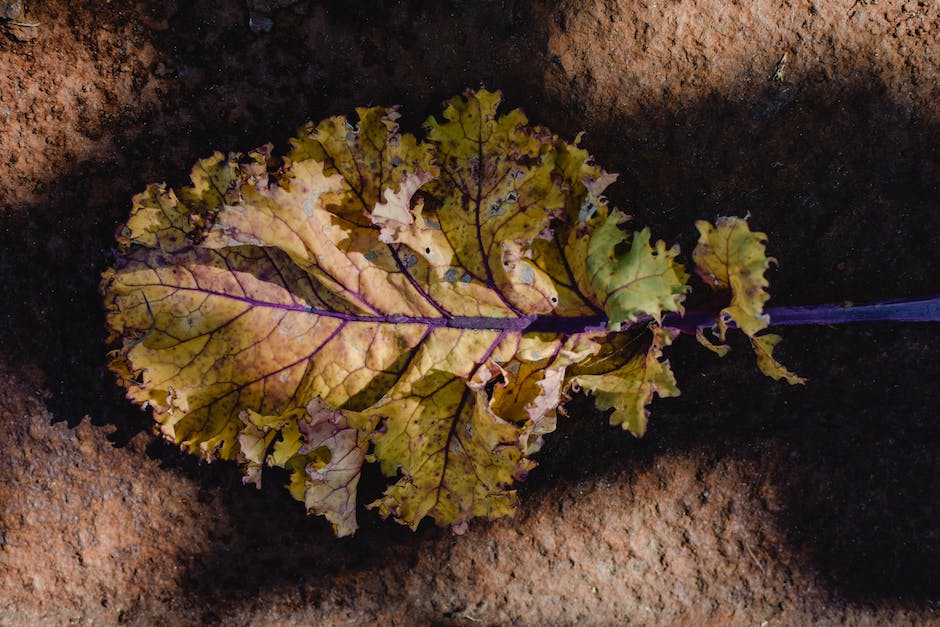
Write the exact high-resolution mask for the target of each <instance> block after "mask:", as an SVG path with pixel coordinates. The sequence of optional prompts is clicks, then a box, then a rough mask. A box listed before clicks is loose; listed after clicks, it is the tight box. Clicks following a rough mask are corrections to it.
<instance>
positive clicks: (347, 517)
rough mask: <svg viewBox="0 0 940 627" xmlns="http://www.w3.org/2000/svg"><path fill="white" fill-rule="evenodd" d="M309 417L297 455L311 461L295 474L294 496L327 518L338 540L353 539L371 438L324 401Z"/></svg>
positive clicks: (318, 402)
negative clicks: (339, 538)
mask: <svg viewBox="0 0 940 627" xmlns="http://www.w3.org/2000/svg"><path fill="white" fill-rule="evenodd" d="M307 414H308V416H309V420H302V421H299V422H298V423H297V426H298V428H299V429H300V433H301V434H302V436H303V442H304V443H303V445H302V446H301V447H300V449H299V450H298V451H297V453H298V454H299V455H309V456H310V461H308V462H307V463H306V464H305V465H304V466H303V470H302V471H300V469H298V470H296V471H295V473H294V476H293V477H292V481H291V492H292V493H294V494H295V496H296V497H297V498H298V500H303V501H304V503H305V504H306V506H307V510H308V511H309V512H310V513H313V514H322V515H324V516H326V518H327V520H329V521H330V522H331V523H333V531H334V533H335V534H336V535H337V536H348V535H351V534H353V533H355V531H356V529H357V527H358V525H357V523H356V487H357V485H358V484H359V475H360V474H361V473H362V464H363V462H364V461H365V446H366V442H367V437H368V436H367V435H366V434H365V433H364V432H363V431H360V430H358V429H356V428H355V427H352V426H350V425H349V421H348V419H347V417H346V415H345V414H344V413H343V412H342V411H337V410H334V409H331V408H330V407H329V406H328V405H327V404H326V403H325V402H323V400H322V399H319V398H315V399H313V400H312V401H310V403H309V404H308V405H307ZM285 463H289V462H285ZM298 475H299V476H298ZM301 490H302V492H303V498H302V499H301V498H300V491H301Z"/></svg>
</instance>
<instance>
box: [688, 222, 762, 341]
mask: <svg viewBox="0 0 940 627" xmlns="http://www.w3.org/2000/svg"><path fill="white" fill-rule="evenodd" d="M695 226H696V228H698V231H699V240H698V244H697V245H696V246H695V250H694V251H692V259H693V260H694V262H695V271H696V272H697V273H698V275H699V276H700V277H702V280H703V281H704V282H705V284H706V285H708V286H709V287H711V288H712V289H713V290H715V291H716V292H722V291H730V292H731V304H730V305H728V306H727V307H725V308H724V309H722V310H721V314H720V316H719V318H718V329H719V334H720V336H721V339H722V340H724V339H725V332H726V331H727V328H728V327H727V318H730V319H731V320H734V322H735V324H737V326H738V328H739V329H741V330H742V331H744V333H745V334H747V335H749V336H753V335H754V334H755V333H757V332H758V331H760V330H762V329H764V328H766V327H767V325H768V324H770V317H769V316H768V315H767V314H765V313H764V303H766V302H767V299H769V298H770V294H768V293H767V292H766V291H765V290H764V288H765V287H767V286H768V285H769V283H768V282H767V279H766V278H765V277H764V272H765V271H766V270H767V268H768V266H769V265H770V258H769V257H767V254H766V252H765V246H764V244H765V243H766V241H767V236H766V235H765V234H764V233H759V232H755V231H751V230H750V228H749V227H748V225H747V221H746V220H742V219H740V218H735V217H720V218H718V220H717V222H716V224H715V225H714V226H713V225H711V224H709V223H708V222H705V221H704V220H699V221H698V222H696V223H695Z"/></svg>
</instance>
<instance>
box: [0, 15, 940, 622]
mask: <svg viewBox="0 0 940 627" xmlns="http://www.w3.org/2000/svg"><path fill="white" fill-rule="evenodd" d="M0 4H2V3H0ZM348 4H349V3H346V2H340V1H338V0H336V1H327V2H319V3H318V2H312V1H303V0H302V1H296V2H292V1H290V0H280V1H270V2H265V1H263V0H249V1H248V2H247V3H246V2H245V1H244V0H242V1H235V0H232V1H225V0H223V1H218V2H208V1H203V0H196V1H194V2H174V1H167V2H137V3H133V2H124V1H119V0H112V1H111V2H108V3H102V2H98V1H91V0H85V1H72V2H66V1H65V0H48V1H45V2H39V1H37V2H34V3H30V5H29V6H28V14H27V15H28V17H29V18H30V19H31V20H33V21H35V22H38V23H39V24H40V26H39V28H38V37H37V38H36V39H34V40H32V41H29V42H20V41H16V40H15V39H14V38H12V37H5V38H2V39H0V165H2V167H0V623H2V624H21V623H30V624H32V623H36V622H44V623H51V624H62V623H66V622H86V621H92V622H97V623H103V624H107V623H115V622H119V623H120V622H129V623H134V624H152V623H171V624H197V623H217V622H225V623H235V624H248V623H266V624H278V623H281V624H290V623H297V622H308V623H318V624H341V623H364V622H375V621H378V622H380V623H383V624H411V623H434V624H469V623H476V622H482V623H486V624H499V623H504V624H505V623H515V624H566V623H568V624H570V623H589V624H610V623H636V624H754V625H759V624H768V625H774V624H807V623H824V624H825V623H829V624H832V623H840V624H842V623H848V624H887V623H892V624H908V623H909V624H925V623H937V622H940V616H938V614H940V609H938V603H940V578H938V577H937V572H940V524H938V516H937V513H938V504H940V485H938V478H940V472H938V471H940V467H938V466H940V462H938V460H940V456H938V453H940V450H938V449H940V423H938V421H937V411H936V408H937V407H940V387H938V385H937V382H938V381H940V359H938V358H937V355H938V354H940V333H938V328H937V326H936V325H901V324H893V325H887V324H883V325H867V326H856V327H842V328H811V329H810V328H804V329H797V328H794V329H788V330H786V331H785V332H784V335H785V336H786V341H785V344H784V345H782V347H781V356H782V358H783V359H784V360H785V361H786V363H787V364H788V365H790V366H791V367H793V368H794V369H795V370H797V371H798V372H799V373H800V374H802V375H804V376H807V377H809V379H810V383H809V384H808V385H806V386H805V387H802V388H798V389H791V388H789V387H785V386H783V385H781V384H775V383H774V382H772V381H770V380H767V379H764V378H762V377H761V376H760V375H759V374H757V373H756V372H755V369H754V367H753V365H752V364H751V363H750V360H749V359H748V358H747V357H746V353H745V351H744V350H743V348H744V347H741V346H738V349H739V350H736V351H735V352H734V353H732V355H731V356H729V357H728V358H726V359H724V360H721V361H719V360H717V359H716V358H714V357H713V356H711V355H710V354H707V353H705V352H704V351H702V350H701V349H700V348H698V347H697V346H695V345H694V342H680V343H678V344H677V345H676V346H674V347H673V349H674V350H673V351H672V352H671V354H670V358H671V361H672V363H673V365H674V367H675V369H676V371H677V373H678V377H679V383H680V386H681V387H682V389H683V396H682V397H680V398H678V399H670V400H668V401H657V402H656V403H655V404H654V406H653V420H652V423H651V427H650V431H649V433H648V435H647V437H646V438H644V439H643V440H634V439H631V438H629V437H628V436H626V435H624V434H621V433H619V432H616V431H615V430H612V429H611V428H610V427H608V426H607V425H606V424H605V418H604V416H602V415H598V414H597V413H596V412H594V411H593V410H591V409H590V403H588V402H584V401H580V402H575V403H574V405H573V406H572V409H571V412H570V413H571V416H570V417H569V418H568V419H566V420H564V421H563V422H562V424H561V425H560V428H559V431H558V432H557V433H556V434H554V435H553V436H552V437H551V438H549V439H548V441H547V446H546V448H545V449H544V450H543V451H542V452H541V453H540V454H539V461H540V463H541V467H540V468H539V469H537V470H536V471H535V472H533V473H532V475H531V477H530V479H529V480H528V482H527V483H526V484H525V485H524V486H523V487H522V492H523V506H522V508H521V511H520V513H519V515H518V516H517V517H516V519H514V520H506V521H500V522H497V523H492V524H485V523H475V524H473V525H472V526H471V528H470V531H469V532H468V533H467V534H466V535H464V536H462V537H459V538H455V537H452V536H451V535H450V534H449V532H447V531H445V530H440V529H436V528H433V527H430V526H422V527H421V528H420V529H419V530H418V532H417V533H415V534H412V533H411V532H409V531H407V530H405V529H402V528H399V527H398V526H396V525H394V524H393V523H390V522H383V521H381V520H378V519H376V517H375V516H374V515H372V514H369V513H366V514H363V515H362V516H361V519H362V520H363V522H364V525H363V528H362V529H361V530H360V533H359V534H358V535H357V536H356V537H355V538H352V539H346V540H342V541H337V540H334V539H333V538H332V536H331V534H330V531H329V529H328V527H327V525H326V524H325V523H324V522H323V521H321V520H320V519H314V518H307V517H306V516H305V515H304V513H303V511H302V510H301V508H300V506H299V505H298V504H296V503H295V502H293V501H291V500H290V498H289V496H287V494H286V493H285V492H284V491H283V490H282V489H281V487H280V486H279V485H277V484H278V483H279V481H278V480H277V478H274V479H273V480H268V481H267V486H266V487H265V489H264V490H262V491H255V490H253V489H250V488H247V487H244V486H242V485H241V483H240V480H239V477H238V474H237V471H236V470H235V469H234V468H232V467H230V466H227V465H225V464H214V465H200V464H199V463H197V462H195V461H193V460H190V459H188V458H186V457H185V456H183V455H181V454H180V453H179V452H178V451H176V450H175V449H174V448H173V447H171V446H169V445H167V444H165V443H162V442H160V441H159V440H157V439H155V438H154V437H153V436H152V435H151V434H150V427H149V419H148V418H147V417H146V416H145V415H144V414H142V413H141V412H139V411H138V410H137V409H136V408H135V407H133V406H131V405H130V404H129V403H127V402H125V401H124V400H123V399H122V398H121V396H120V393H119V391H118V390H117V389H116V388H115V387H114V385H113V381H112V379H111V377H110V376H109V375H108V373H107V372H106V371H105V368H104V352H105V347H104V335H105V334H104V330H103V320H102V318H103V316H102V312H101V305H100V299H99V296H98V295H97V293H96V287H97V283H98V276H99V274H100V272H101V271H102V270H103V269H104V268H105V267H106V266H107V264H108V260H109V255H110V250H111V246H112V242H113V235H112V234H113V230H114V228H115V226H116V225H117V224H118V223H119V222H120V221H121V220H122V219H123V218H124V217H125V216H126V214H127V211H128V209H129V198H130V196H131V195H132V194H133V193H134V192H136V191H138V190H140V189H142V188H143V186H144V185H146V184H147V183H148V182H152V181H158V180H166V181H168V182H169V183H171V184H179V183H181V182H182V181H183V180H184V179H185V176H186V174H187V172H188V170H189V168H190V166H191V165H192V163H193V162H194V161H195V160H196V159H197V158H199V157H202V156H205V155H207V154H209V153H211V152H212V151H213V150H216V149H219V150H242V151H244V150H248V149H251V148H253V147H255V146H257V145H260V144H262V143H265V142H267V141H273V142H274V143H275V145H276V146H279V147H280V148H283V147H284V146H285V145H286V141H287V139H288V138H289V137H290V135H291V133H292V132H293V130H294V129H295V128H296V127H298V126H300V124H301V123H302V122H304V121H305V120H306V119H308V118H313V119H318V118H321V117H323V116H326V115H329V114H335V113H346V112H351V111H352V108H353V107H355V106H358V105H363V104H369V103H372V104H380V103H381V104H386V103H400V104H401V105H402V106H403V113H404V118H403V126H405V127H406V128H412V129H416V128H417V126H418V124H419V123H420V121H421V120H422V119H423V118H424V117H426V116H427V115H428V114H430V113H433V112H436V111H437V110H438V108H439V103H440V102H441V101H442V100H444V99H445V98H447V97H450V96H452V95H454V94H457V93H460V92H461V91H462V90H463V89H465V88H467V87H476V86H480V85H485V86H487V87H489V88H499V89H502V90H503V91H504V93H505V95H506V100H507V102H508V104H509V105H510V106H521V107H523V108H524V109H525V110H526V112H527V113H528V114H529V116H530V118H531V119H532V120H534V121H536V122H538V123H542V124H546V125H548V126H549V127H550V128H552V129H553V130H554V131H555V132H557V133H559V134H561V135H563V136H567V137H572V136H574V135H575V134H577V133H578V132H580V131H585V133H586V134H585V138H584V144H585V145H586V146H587V147H588V148H589V149H590V150H591V151H592V152H594V153H595V154H596V155H597V158H598V161H599V162H600V163H601V164H602V165H604V167H606V168H607V169H609V170H612V171H616V172H620V173H621V179H620V181H618V183H617V184H616V185H615V186H614V187H612V188H611V189H610V191H609V196H610V198H611V200H612V201H613V202H614V204H617V205H619V206H620V207H622V208H624V209H626V210H627V211H628V212H630V213H632V214H633V215H635V216H636V220H637V222H638V223H639V224H645V225H650V226H651V227H653V229H654V232H655V233H656V235H657V236H659V237H662V238H664V239H667V240H669V241H673V240H676V241H680V242H681V243H682V244H683V248H684V249H685V250H689V249H690V248H691V246H690V244H691V243H692V242H693V241H694V230H693V229H692V223H693V221H694V220H695V219H697V218H712V217H714V216H715V215H719V214H725V215H729V214H732V215H745V214H746V213H750V214H751V222H752V224H753V225H755V226H756V227H758V228H760V229H761V230H764V231H766V232H767V233H768V234H769V236H770V250H771V252H772V253H773V254H774V255H775V256H776V257H777V258H779V260H780V267H779V269H777V270H776V271H775V272H774V273H773V276H772V286H773V288H772V291H773V294H774V300H773V301H772V303H773V304H810V303H817V302H837V301H842V300H853V301H862V300H870V299H877V298H890V297H899V296H918V295H926V294H929V293H933V292H936V291H938V289H940V284H938V277H940V252H938V251H940V246H938V244H940V193H938V191H940V190H938V182H940V176H938V175H940V172H938V167H940V152H938V146H940V104H938V103H940V41H938V36H940V5H938V4H937V3H936V2H932V1H931V2H913V1H906V2H901V1H890V0H879V1H878V2H875V1H874V0H858V1H855V2H850V1H846V2H842V1H832V2H823V1H818V2H808V1H805V2H804V1H792V2H790V1H788V2H777V1H774V2H771V1H769V0H766V1H765V0H754V1H753V2H731V1H726V0H714V1H705V0H701V1H694V0H686V1H678V0H669V1H660V2H644V1H638V2H623V1H622V2H614V1H607V2H601V1H590V0H589V1H587V2H582V1H574V0H571V1H567V2H566V1H558V2H549V1H544V0H543V1H538V2H524V1H522V0H488V1H482V0H481V1H480V2H470V1H465V0H450V1H447V2H427V1H425V2H422V1H420V0H415V1H412V2H390V1H383V0H367V1H363V2H360V3H358V4H357V5H356V6H357V8H354V9H350V8H349V7H348V6H347V5H348Z"/></svg>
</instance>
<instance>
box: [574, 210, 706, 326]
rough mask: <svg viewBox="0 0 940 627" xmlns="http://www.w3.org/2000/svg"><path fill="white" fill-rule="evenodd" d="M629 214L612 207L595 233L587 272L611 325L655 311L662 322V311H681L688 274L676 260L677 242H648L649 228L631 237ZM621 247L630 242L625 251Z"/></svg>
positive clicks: (588, 255)
mask: <svg viewBox="0 0 940 627" xmlns="http://www.w3.org/2000/svg"><path fill="white" fill-rule="evenodd" d="M626 220H627V217H626V216H625V215H624V214H622V213H620V212H617V211H615V212H613V213H612V214H610V216H608V218H607V220H605V221H604V223H603V224H602V225H601V226H599V227H598V229H597V231H596V232H595V233H594V235H593V237H591V241H590V244H589V245H588V250H587V272H588V274H589V275H590V277H591V285H592V286H593V288H594V292H595V293H596V294H597V295H598V297H599V299H600V300H601V302H602V303H603V305H604V310H605V311H606V312H607V317H608V319H609V321H610V328H611V330H614V331H616V330H618V329H619V328H620V325H621V323H623V322H626V321H629V322H636V321H637V320H638V319H639V317H640V316H643V315H648V316H652V317H653V318H654V319H656V321H657V322H659V321H660V320H661V319H662V314H663V312H664V311H678V312H680V313H681V312H682V301H683V299H684V298H685V293H686V280H687V278H688V277H687V275H686V274H685V271H684V270H683V269H682V266H680V265H679V264H677V263H675V261H674V259H675V257H676V255H678V254H679V247H678V246H673V247H672V248H670V249H667V248H666V244H664V243H663V242H662V241H658V242H656V246H655V248H653V247H650V245H649V242H650V231H649V229H643V230H641V231H639V232H638V233H635V234H634V235H633V236H632V238H631V237H630V235H629V234H628V233H626V232H624V231H623V230H622V229H621V228H620V226H621V225H622V224H623V223H624V222H626ZM620 247H628V248H627V250H626V251H625V252H624V253H621V252H620V251H619V248H620Z"/></svg>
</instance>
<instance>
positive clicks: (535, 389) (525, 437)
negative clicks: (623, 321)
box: [491, 334, 600, 455]
mask: <svg viewBox="0 0 940 627" xmlns="http://www.w3.org/2000/svg"><path fill="white" fill-rule="evenodd" d="M599 348H600V347H599V346H598V344H597V343H595V342H594V341H593V340H591V339H590V338H588V337H587V335H586V334H578V335H574V336H570V337H568V338H567V339H566V340H563V339H561V338H558V337H557V336H548V335H545V334H539V335H536V334H532V335H525V336H523V337H522V339H521V340H520V343H519V350H518V352H517V353H516V355H515V356H514V357H513V359H511V360H510V361H509V362H508V363H503V364H499V365H498V368H499V372H498V376H500V377H501V380H502V382H501V383H498V384H497V385H496V386H495V387H494V389H493V398H492V401H491V408H492V409H493V411H494V412H495V413H496V415H498V416H501V417H502V418H504V419H506V420H508V421H510V422H512V423H513V424H516V425H521V426H522V433H521V443H522V449H523V451H524V452H525V454H526V455H532V454H534V453H536V452H538V451H539V450H540V449H541V448H542V437H543V436H545V435H547V434H549V433H551V432H552V431H554V430H555V425H556V418H557V417H556V411H557V408H558V405H559V404H560V403H561V400H562V396H563V388H564V377H565V372H566V370H567V368H568V367H569V366H572V365H574V364H578V363H581V362H583V361H584V360H585V359H588V358H589V357H591V356H592V355H594V354H595V353H597V351H598V350H599Z"/></svg>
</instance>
